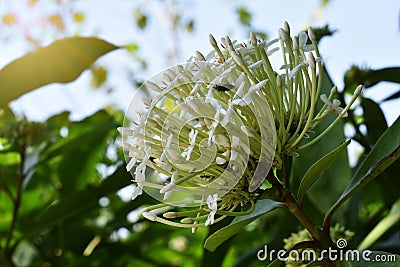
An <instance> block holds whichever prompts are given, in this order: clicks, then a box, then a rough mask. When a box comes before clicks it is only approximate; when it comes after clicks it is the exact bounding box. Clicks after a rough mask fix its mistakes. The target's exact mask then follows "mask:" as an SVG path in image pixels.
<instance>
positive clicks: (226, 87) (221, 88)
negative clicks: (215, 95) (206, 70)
mask: <svg viewBox="0 0 400 267" xmlns="http://www.w3.org/2000/svg"><path fill="white" fill-rule="evenodd" d="M234 87H235V86H233V85H232V84H229V83H227V84H224V85H219V84H216V85H214V89H216V90H217V91H219V92H226V91H229V90H232V89H233V88H234Z"/></svg>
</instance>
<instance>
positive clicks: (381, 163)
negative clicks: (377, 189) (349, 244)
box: [324, 117, 400, 226]
mask: <svg viewBox="0 0 400 267" xmlns="http://www.w3.org/2000/svg"><path fill="white" fill-rule="evenodd" d="M399 157H400V117H399V118H397V120H396V121H395V122H394V123H393V125H392V126H391V127H389V128H388V129H387V130H386V131H385V133H384V134H383V135H382V136H381V138H379V140H378V142H377V143H376V144H375V146H374V147H373V148H372V150H371V152H370V153H369V154H368V155H367V157H366V158H365V160H364V161H363V162H362V163H361V165H360V167H359V168H358V170H357V172H356V173H355V174H354V176H353V179H352V181H351V182H350V184H349V185H348V186H347V188H346V189H345V190H344V192H343V193H342V195H341V196H340V198H339V199H338V200H337V201H336V203H335V204H334V205H333V206H332V207H331V209H330V210H329V212H328V213H327V215H326V217H325V220H324V221H325V222H324V224H325V223H327V222H329V221H330V218H331V217H332V216H333V214H334V213H335V211H336V210H337V209H338V208H339V207H340V206H341V205H342V204H343V203H344V202H345V201H346V200H347V199H348V198H349V197H351V196H352V195H353V194H354V193H355V192H357V191H358V190H359V189H360V188H362V187H363V186H364V185H366V184H367V183H369V182H370V181H372V180H373V179H374V178H375V177H377V176H378V175H379V174H380V173H382V172H383V171H384V170H385V169H386V168H387V167H389V166H390V165H391V164H392V163H393V162H395V161H396V159H397V158H399ZM325 226H327V225H325Z"/></svg>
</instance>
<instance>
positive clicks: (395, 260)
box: [340, 251, 400, 267]
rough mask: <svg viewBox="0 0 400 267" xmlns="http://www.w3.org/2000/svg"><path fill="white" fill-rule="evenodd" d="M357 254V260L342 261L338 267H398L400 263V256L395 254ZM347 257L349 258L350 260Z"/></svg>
mask: <svg viewBox="0 0 400 267" xmlns="http://www.w3.org/2000/svg"><path fill="white" fill-rule="evenodd" d="M362 253H363V252H360V253H359V255H360V256H359V260H357V258H355V259H354V260H349V261H343V262H341V263H340V267H377V266H379V267H398V266H399V262H400V256H399V255H396V254H390V253H387V252H382V251H365V255H364V257H363V254H362ZM350 257H351V256H350ZM350 257H349V258H350Z"/></svg>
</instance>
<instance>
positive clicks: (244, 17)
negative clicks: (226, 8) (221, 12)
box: [236, 6, 253, 27]
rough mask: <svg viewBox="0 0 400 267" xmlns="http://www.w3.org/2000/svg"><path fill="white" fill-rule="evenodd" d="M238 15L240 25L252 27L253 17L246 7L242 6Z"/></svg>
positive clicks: (237, 10)
mask: <svg viewBox="0 0 400 267" xmlns="http://www.w3.org/2000/svg"><path fill="white" fill-rule="evenodd" d="M236 13H237V15H238V16H239V20H240V23H242V25H243V26H248V27H249V26H250V25H251V20H252V18H253V16H252V15H251V13H250V11H249V10H248V9H247V8H246V7H244V6H240V7H238V8H237V9H236Z"/></svg>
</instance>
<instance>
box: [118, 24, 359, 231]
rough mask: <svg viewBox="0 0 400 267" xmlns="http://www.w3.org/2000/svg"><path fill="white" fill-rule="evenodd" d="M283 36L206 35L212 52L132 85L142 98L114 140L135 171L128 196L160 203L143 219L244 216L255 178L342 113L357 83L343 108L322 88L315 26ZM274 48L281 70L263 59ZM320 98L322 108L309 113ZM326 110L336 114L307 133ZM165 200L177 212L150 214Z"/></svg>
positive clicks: (257, 191) (192, 222) (177, 222)
mask: <svg viewBox="0 0 400 267" xmlns="http://www.w3.org/2000/svg"><path fill="white" fill-rule="evenodd" d="M291 34H292V33H291V30H290V27H289V25H288V24H287V23H285V25H284V26H283V28H281V29H279V31H278V35H279V38H276V39H272V40H271V41H269V42H266V41H265V40H258V39H257V37H256V35H255V34H254V33H253V34H251V35H250V39H251V40H250V41H249V42H246V43H239V42H236V41H234V40H233V41H232V40H231V39H230V38H229V37H224V38H223V39H222V45H221V44H218V43H217V41H216V39H215V38H214V37H213V36H212V35H210V36H209V41H210V43H211V46H212V47H213V49H214V50H213V51H211V52H210V53H208V54H202V53H201V52H198V51H197V52H196V55H195V57H192V58H190V59H189V60H188V62H187V63H186V64H182V65H178V66H176V67H173V68H170V69H167V70H165V71H164V72H163V73H160V74H159V75H156V76H155V77H153V78H152V79H150V80H149V81H146V82H144V83H143V87H146V88H147V89H150V90H139V91H141V92H143V91H145V92H149V96H147V97H148V98H143V99H141V97H138V99H134V100H133V101H132V102H131V106H130V107H129V108H128V112H127V114H126V121H125V124H124V127H123V128H119V129H118V130H119V131H120V132H121V134H122V141H121V142H118V144H119V145H121V146H122V147H123V149H124V153H125V156H126V159H127V170H128V171H131V173H132V175H134V180H133V182H134V183H135V184H136V186H135V188H134V190H133V195H132V197H133V198H136V197H137V196H139V195H141V194H142V191H143V190H144V191H146V192H147V193H148V194H150V195H152V196H153V197H154V198H156V199H158V200H159V201H160V202H162V203H161V204H157V205H154V206H149V207H147V208H145V209H144V211H143V213H142V214H143V216H144V217H145V218H147V219H149V220H153V221H157V222H162V223H165V224H169V225H173V226H179V227H185V228H192V229H194V230H193V231H195V230H196V229H197V228H198V227H202V226H208V225H211V224H213V223H216V222H218V221H221V220H223V219H224V218H226V217H227V216H242V215H246V214H250V213H251V212H252V211H253V210H254V208H255V201H256V200H257V199H258V198H259V197H260V196H261V194H263V192H264V190H268V189H263V188H266V187H265V186H263V187H262V185H263V183H264V180H265V179H266V177H267V175H268V173H269V172H271V170H270V169H271V168H273V170H274V171H276V170H279V169H281V168H282V159H283V158H284V157H293V156H295V155H298V151H299V150H301V149H303V148H305V147H307V146H309V145H312V144H313V143H315V142H317V141H318V140H319V139H320V138H321V137H322V136H323V135H324V134H325V133H326V132H327V131H328V130H329V129H330V128H331V127H332V126H333V125H334V124H335V123H336V122H337V119H340V118H341V117H344V116H346V114H347V113H346V112H347V111H348V109H349V108H350V105H351V103H353V102H354V100H355V99H356V97H357V96H358V95H359V94H360V93H361V87H359V88H357V90H356V91H355V95H354V96H353V98H352V99H351V101H350V102H349V104H348V105H347V106H346V107H343V108H342V107H340V105H341V103H340V101H338V100H332V99H333V97H334V92H333V91H332V93H331V95H330V96H329V97H327V96H326V95H324V94H322V92H321V90H323V89H321V83H322V76H323V75H322V73H323V67H322V60H321V57H320V53H319V50H318V46H317V42H316V37H315V34H314V32H313V31H312V30H311V29H309V30H308V32H307V33H306V32H302V33H300V34H299V35H298V36H295V37H292V36H291ZM310 41H311V44H310ZM278 51H279V53H281V54H282V57H281V58H282V62H281V66H282V67H281V68H280V69H274V67H273V65H272V64H271V61H270V56H271V55H272V54H273V53H277V52H278ZM204 55H205V56H204ZM195 60H198V61H195ZM319 99H321V100H322V101H323V102H324V104H325V105H324V106H323V107H322V109H320V110H316V107H317V104H318V100H319ZM132 110H141V111H140V112H139V113H140V114H139V115H138V114H135V113H131V112H132ZM331 113H337V114H338V117H337V118H336V119H335V120H334V121H333V123H331V124H330V125H329V126H328V128H327V129H326V130H325V131H322V133H321V134H320V135H318V136H313V135H312V133H311V130H312V129H313V128H314V127H315V126H316V125H317V124H318V123H319V122H320V121H321V120H323V119H325V118H326V119H328V115H329V114H331ZM128 118H129V119H128ZM329 118H330V117H329ZM308 136H309V137H310V138H307V139H305V138H304V137H308ZM135 166H136V167H135ZM146 170H147V173H146ZM164 207H166V208H167V209H169V207H185V209H184V211H179V209H178V211H174V212H169V213H166V214H164V216H163V217H158V216H157V215H156V214H158V213H157V212H155V210H158V209H160V208H164Z"/></svg>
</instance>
